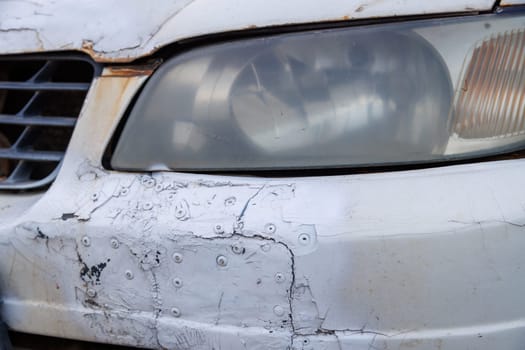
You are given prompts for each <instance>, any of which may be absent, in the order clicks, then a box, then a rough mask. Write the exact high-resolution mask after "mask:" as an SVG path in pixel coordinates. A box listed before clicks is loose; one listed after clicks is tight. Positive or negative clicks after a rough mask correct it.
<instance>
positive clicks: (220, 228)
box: [213, 224, 224, 235]
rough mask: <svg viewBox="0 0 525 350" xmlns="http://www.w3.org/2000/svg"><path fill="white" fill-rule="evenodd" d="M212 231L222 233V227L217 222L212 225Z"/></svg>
mask: <svg viewBox="0 0 525 350" xmlns="http://www.w3.org/2000/svg"><path fill="white" fill-rule="evenodd" d="M213 231H215V233H216V234H218V235H222V234H223V233H224V228H223V227H222V225H221V224H217V225H215V226H214V227H213Z"/></svg>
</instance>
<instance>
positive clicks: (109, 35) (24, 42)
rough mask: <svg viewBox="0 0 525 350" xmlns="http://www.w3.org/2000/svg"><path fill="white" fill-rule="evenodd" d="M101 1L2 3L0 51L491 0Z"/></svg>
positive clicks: (126, 43) (122, 51) (99, 55)
mask: <svg viewBox="0 0 525 350" xmlns="http://www.w3.org/2000/svg"><path fill="white" fill-rule="evenodd" d="M508 3H512V2H508ZM104 5H105V6H104V8H103V10H101V8H100V6H98V3H97V2H94V1H83V2H81V3H72V2H69V1H65V0H58V1H45V0H34V1H24V0H12V1H8V2H4V3H3V4H2V5H1V8H0V10H1V11H0V51H1V52H2V53H3V54H8V53H27V52H43V51H64V50H68V51H71V50H78V51H82V52H85V53H86V54H88V55H90V56H91V57H92V58H93V59H95V60H97V61H100V62H130V61H132V60H134V59H137V58H139V57H144V56H147V55H150V54H152V53H153V52H155V51H156V50H158V48H160V47H163V46H166V45H168V44H170V43H174V42H178V41H181V40H183V39H188V38H194V37H198V36H202V35H209V34H213V33H223V32H228V31H235V30H241V29H252V28H256V27H257V28H262V27H271V26H280V25H290V24H304V23H315V22H323V21H338V20H341V19H342V20H348V19H350V18H351V19H359V18H379V17H393V16H403V15H404V16H407V15H419V14H431V13H436V14H438V13H453V12H464V11H488V10H491V9H492V6H493V5H494V0H442V1H439V2H430V1H425V2H421V1H419V0H405V1H401V2H399V1H393V0H389V1H376V0H369V1H362V0H351V1H345V2H341V1H338V0H328V2H327V1H324V2H309V3H307V4H305V3H304V1H301V0H289V1H280V0H252V1H250V2H246V1H240V0H222V1H215V0H176V1H170V2H163V3H162V4H150V3H148V2H143V1H138V0H133V1H132V2H130V3H128V6H126V7H122V6H121V4H120V3H119V2H118V1H117V0H107V1H106V2H105V4H104ZM144 16H146V17H144ZM144 18H147V19H148V20H144ZM202 18H206V20H202ZM51 19H52V20H51ZM91 19H92V20H91ZM130 23H132V24H133V25H130ZM64 28H67V29H66V30H65V29H64ZM117 74H132V72H124V71H122V70H121V71H120V72H118V73H117Z"/></svg>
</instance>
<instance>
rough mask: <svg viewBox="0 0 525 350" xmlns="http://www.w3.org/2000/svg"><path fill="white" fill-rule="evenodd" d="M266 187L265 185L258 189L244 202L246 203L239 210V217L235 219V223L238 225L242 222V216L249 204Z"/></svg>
mask: <svg viewBox="0 0 525 350" xmlns="http://www.w3.org/2000/svg"><path fill="white" fill-rule="evenodd" d="M265 187H266V184H264V185H262V186H261V187H259V189H258V190H257V191H256V192H255V193H254V194H253V195H252V196H251V197H250V198H248V200H247V201H246V203H245V204H244V207H243V208H242V210H241V213H240V214H239V216H238V217H237V222H238V223H242V220H243V218H244V214H245V213H246V210H247V209H248V205H249V204H250V202H251V201H252V200H253V199H254V198H255V197H257V196H258V195H259V193H261V191H262V190H263V189H264V188H265Z"/></svg>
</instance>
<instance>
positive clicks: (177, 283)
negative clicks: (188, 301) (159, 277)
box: [171, 277, 182, 288]
mask: <svg viewBox="0 0 525 350" xmlns="http://www.w3.org/2000/svg"><path fill="white" fill-rule="evenodd" d="M171 283H173V286H174V287H175V288H180V287H182V280H181V279H180V278H177V277H175V278H174V279H173V280H172V281H171Z"/></svg>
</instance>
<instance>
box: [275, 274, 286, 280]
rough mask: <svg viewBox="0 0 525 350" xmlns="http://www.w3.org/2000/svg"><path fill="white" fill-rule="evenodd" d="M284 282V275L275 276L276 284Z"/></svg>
mask: <svg viewBox="0 0 525 350" xmlns="http://www.w3.org/2000/svg"><path fill="white" fill-rule="evenodd" d="M284 280H285V278H284V275H283V274H282V273H280V272H277V273H276V274H275V282H277V283H283V282H284Z"/></svg>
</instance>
